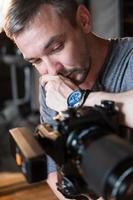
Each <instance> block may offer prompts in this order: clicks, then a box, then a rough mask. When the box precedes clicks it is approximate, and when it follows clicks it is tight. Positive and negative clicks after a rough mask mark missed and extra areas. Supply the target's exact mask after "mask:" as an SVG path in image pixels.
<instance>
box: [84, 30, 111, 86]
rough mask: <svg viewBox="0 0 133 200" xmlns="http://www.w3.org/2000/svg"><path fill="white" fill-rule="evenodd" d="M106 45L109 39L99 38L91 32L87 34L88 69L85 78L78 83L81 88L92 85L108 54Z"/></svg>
mask: <svg viewBox="0 0 133 200" xmlns="http://www.w3.org/2000/svg"><path fill="white" fill-rule="evenodd" d="M108 46H109V40H105V39H103V38H100V37H98V36H96V35H94V34H93V33H90V34H89V38H88V47H89V49H88V51H89V56H90V70H89V73H88V76H87V78H86V80H85V81H84V83H82V84H81V85H80V87H81V88H83V89H86V88H89V89H91V88H92V87H93V86H94V84H95V82H96V80H97V78H98V76H99V73H100V71H101V69H102V66H103V64H104V62H105V58H106V56H107V54H108Z"/></svg>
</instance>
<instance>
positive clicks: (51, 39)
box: [24, 33, 65, 62]
mask: <svg viewBox="0 0 133 200" xmlns="http://www.w3.org/2000/svg"><path fill="white" fill-rule="evenodd" d="M64 36H65V34H64V33H62V34H60V35H55V36H53V37H51V38H50V39H49V41H48V42H47V44H46V45H45V46H44V48H43V51H45V50H46V49H48V48H49V47H50V46H52V45H53V44H54V43H56V42H57V41H59V40H60V38H63V37H64ZM24 59H25V60H26V61H28V62H31V61H33V60H35V59H36V58H24Z"/></svg>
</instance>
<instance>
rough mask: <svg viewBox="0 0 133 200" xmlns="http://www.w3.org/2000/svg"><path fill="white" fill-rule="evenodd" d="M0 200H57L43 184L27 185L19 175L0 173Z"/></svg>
mask: <svg viewBox="0 0 133 200" xmlns="http://www.w3.org/2000/svg"><path fill="white" fill-rule="evenodd" d="M0 200H58V199H57V198H56V197H55V195H54V194H53V192H52V191H51V189H50V188H49V187H48V185H47V184H46V183H45V182H41V183H37V184H32V185H29V184H28V183H27V182H26V180H25V178H24V176H23V175H22V174H21V173H5V172H4V173H0Z"/></svg>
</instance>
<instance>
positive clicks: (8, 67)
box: [0, 0, 133, 172]
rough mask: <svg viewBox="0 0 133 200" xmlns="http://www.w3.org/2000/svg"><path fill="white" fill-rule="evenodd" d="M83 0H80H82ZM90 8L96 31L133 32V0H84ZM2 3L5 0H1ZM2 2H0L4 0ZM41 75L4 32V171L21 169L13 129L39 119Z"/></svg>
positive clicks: (0, 75) (0, 131)
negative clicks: (13, 150)
mask: <svg viewBox="0 0 133 200" xmlns="http://www.w3.org/2000/svg"><path fill="white" fill-rule="evenodd" d="M79 1H80V0H79ZM80 2H83V3H84V4H85V5H86V6H87V7H88V8H89V10H90V12H91V14H92V21H93V31H94V32H96V33H97V34H98V35H100V36H102V37H105V38H115V37H126V36H133V1H132V0H115V1H112V0H84V1H83V0H81V1H80ZM1 3H2V0H1ZM1 3H0V4H1ZM38 78H39V75H38V73H37V71H35V69H33V67H32V66H31V65H30V64H29V63H27V62H26V61H24V60H23V58H22V56H21V54H20V52H19V50H18V49H17V48H16V46H15V45H14V44H13V42H12V41H10V40H9V39H8V38H7V37H6V36H5V34H4V33H1V34H0V172H17V171H18V167H16V164H15V161H14V160H13V158H12V156H11V153H10V145H9V138H8V135H9V129H11V128H14V127H19V126H29V127H31V128H34V127H35V126H36V125H37V124H38V123H39V103H38V85H39V84H38Z"/></svg>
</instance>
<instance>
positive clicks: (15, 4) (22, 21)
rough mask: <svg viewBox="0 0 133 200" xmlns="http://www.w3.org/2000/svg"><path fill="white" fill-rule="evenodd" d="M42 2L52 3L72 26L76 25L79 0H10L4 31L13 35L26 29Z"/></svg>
mask: <svg viewBox="0 0 133 200" xmlns="http://www.w3.org/2000/svg"><path fill="white" fill-rule="evenodd" d="M42 4H50V5H52V6H53V7H54V8H55V10H56V12H57V14H58V15H60V16H62V17H64V18H66V19H68V21H69V22H70V24H71V25H72V26H76V17H75V16H76V11H77V8H78V1H77V0H10V2H9V5H8V9H7V10H6V12H5V16H4V23H3V24H4V25H3V28H4V31H5V32H6V35H7V36H8V37H9V38H11V39H13V36H14V35H16V34H19V33H20V32H21V31H23V30H24V28H25V26H26V25H27V24H28V23H29V21H30V20H31V19H34V17H35V16H36V14H37V12H38V10H39V8H40V6H41V5H42Z"/></svg>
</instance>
